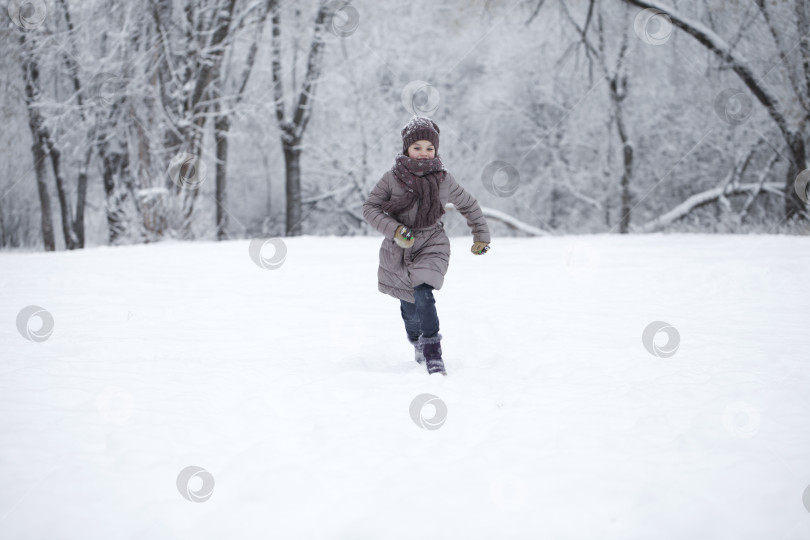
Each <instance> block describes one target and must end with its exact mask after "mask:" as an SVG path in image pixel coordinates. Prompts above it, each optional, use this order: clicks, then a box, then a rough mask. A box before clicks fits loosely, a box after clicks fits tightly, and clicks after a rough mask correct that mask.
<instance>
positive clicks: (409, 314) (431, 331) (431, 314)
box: [399, 283, 439, 341]
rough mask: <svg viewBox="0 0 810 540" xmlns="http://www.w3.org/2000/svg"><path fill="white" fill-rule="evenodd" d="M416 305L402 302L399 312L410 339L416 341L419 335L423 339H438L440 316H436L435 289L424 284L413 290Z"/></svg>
mask: <svg viewBox="0 0 810 540" xmlns="http://www.w3.org/2000/svg"><path fill="white" fill-rule="evenodd" d="M413 297H414V300H415V303H411V302H406V301H405V300H400V301H399V303H400V307H399V311H400V313H402V320H403V321H405V331H406V332H407V333H408V339H410V340H411V341H414V340H416V339H417V338H418V337H419V334H422V336H423V337H426V338H430V337H436V334H438V333H439V316H438V315H437V314H436V300H435V299H434V298H433V287H432V286H430V285H428V284H427V283H422V284H421V285H417V286H416V287H414V288H413Z"/></svg>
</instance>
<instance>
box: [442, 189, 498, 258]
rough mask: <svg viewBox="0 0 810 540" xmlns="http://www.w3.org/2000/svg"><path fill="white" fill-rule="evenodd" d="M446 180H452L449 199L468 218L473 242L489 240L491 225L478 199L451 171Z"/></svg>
mask: <svg viewBox="0 0 810 540" xmlns="http://www.w3.org/2000/svg"><path fill="white" fill-rule="evenodd" d="M446 180H447V181H448V182H450V184H449V186H448V197H447V200H448V202H451V203H453V205H454V206H455V207H456V209H457V210H458V211H459V212H461V215H462V216H464V218H465V219H466V220H467V226H469V227H470V229H471V230H472V233H473V242H489V241H490V237H489V227H488V226H487V220H486V219H484V213H483V212H482V211H481V207H480V206H478V201H476V200H475V197H473V196H472V195H470V193H469V192H468V191H466V190H465V189H464V188H463V187H461V184H459V183H458V182H456V179H455V178H454V177H453V175H451V174H450V173H447V179H446Z"/></svg>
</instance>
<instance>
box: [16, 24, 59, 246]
mask: <svg viewBox="0 0 810 540" xmlns="http://www.w3.org/2000/svg"><path fill="white" fill-rule="evenodd" d="M20 44H21V45H22V46H23V54H24V55H25V56H24V57H23V65H22V70H23V80H25V106H26V109H27V110H28V127H29V128H30V130H31V139H32V140H33V143H32V144H31V153H32V155H33V158H34V174H35V175H36V179H37V193H38V194H39V208H40V214H41V224H42V243H43V245H44V247H45V251H55V250H56V242H55V239H54V233H53V217H52V214H51V198H50V196H49V195H48V181H47V179H46V177H45V176H46V172H45V159H46V158H47V157H48V152H47V151H46V149H45V143H44V141H43V140H42V136H41V134H42V130H43V125H42V115H41V114H40V112H39V109H38V108H37V107H36V102H37V98H38V96H39V88H38V81H39V66H38V65H37V63H36V62H35V61H34V60H33V58H32V57H31V56H32V53H31V52H30V51H29V50H28V48H27V47H26V43H25V32H22V33H21V34H20ZM26 56H28V57H27V58H26Z"/></svg>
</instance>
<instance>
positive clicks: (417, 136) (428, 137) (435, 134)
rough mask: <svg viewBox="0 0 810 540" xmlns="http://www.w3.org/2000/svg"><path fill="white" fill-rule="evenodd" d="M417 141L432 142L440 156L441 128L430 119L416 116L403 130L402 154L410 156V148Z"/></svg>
mask: <svg viewBox="0 0 810 540" xmlns="http://www.w3.org/2000/svg"><path fill="white" fill-rule="evenodd" d="M416 141H430V142H432V143H433V146H434V147H435V148H436V155H437V156H438V155H439V126H437V125H436V122H434V121H433V120H431V119H430V118H426V117H424V116H414V117H413V118H411V119H410V120H409V121H408V123H407V124H405V127H403V128H402V153H403V154H404V155H406V156H407V155H408V147H409V146H410V145H412V144H413V143H415V142H416Z"/></svg>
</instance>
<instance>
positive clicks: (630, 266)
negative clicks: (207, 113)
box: [0, 235, 810, 540]
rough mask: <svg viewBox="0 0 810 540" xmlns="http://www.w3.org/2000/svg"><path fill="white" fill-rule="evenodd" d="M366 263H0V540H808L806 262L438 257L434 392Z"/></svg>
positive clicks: (103, 259)
mask: <svg viewBox="0 0 810 540" xmlns="http://www.w3.org/2000/svg"><path fill="white" fill-rule="evenodd" d="M380 240H381V237H379V236H375V237H368V238H357V237H355V238H321V237H298V238H288V239H284V241H283V242H284V244H285V246H286V249H287V253H286V259H285V260H284V262H283V263H282V264H281V265H280V266H279V267H277V268H275V269H263V268H260V267H259V266H258V265H257V264H255V263H254V262H253V260H252V259H251V256H250V255H249V242H248V241H246V240H243V241H230V242H224V243H179V242H166V243H162V244H157V245H148V246H131V247H119V248H106V247H102V248H92V249H87V250H84V251H77V252H69V253H65V252H61V253H50V254H46V253H2V254H0V282H1V283H2V286H1V287H0V291H2V298H1V302H0V343H2V349H1V350H2V360H1V361H0V438H1V440H2V443H0V538H2V539H4V540H5V539H14V540H18V539H43V538H58V539H60V540H63V539H77V540H79V539H81V540H88V539H103V540H114V539H124V538H127V539H129V538H138V539H149V540H156V539H174V538H177V539H180V538H183V539H187V538H192V539H209V538H210V539H217V540H219V539H225V538H228V539H239V540H242V539H252V538H256V539H259V538H262V539H265V538H280V539H281V538H283V539H289V538H296V539H298V538H312V539H332V538H335V539H347V540H362V539H368V540H372V539H374V540H376V539H415V538H443V539H456V538H458V539H465V540H469V539H477V538H481V539H488V540H491V539H493V538H498V539H510V538H527V539H536V538H551V539H558V538H559V539H566V538H582V539H594V538H599V539H613V538H615V539H644V540H648V539H651V538H656V539H662V538H666V539H686V538H689V539H698V538H699V539H729V540H731V539H733V540H740V539H749V538H750V539H757V540H761V539H765V538H768V539H775V540H794V539H795V540H798V539H806V538H808V537H810V511H809V510H808V508H806V505H807V506H810V491H807V492H806V489H807V488H808V486H809V485H810V457H809V456H810V363H808V362H809V361H810V332H808V327H810V280H808V272H809V271H810V238H808V237H784V236H700V235H693V236H689V235H649V236H631V237H619V236H584V237H555V238H537V239H498V238H496V239H495V240H494V242H493V248H492V251H491V252H490V253H489V254H488V255H486V256H483V257H476V256H473V255H472V254H470V252H469V247H470V245H471V239H470V238H468V237H454V238H452V239H451V242H452V249H453V256H452V259H451V262H450V270H449V272H448V275H447V280H446V282H445V286H444V287H443V289H442V290H440V291H437V292H436V293H435V297H436V300H437V308H438V312H439V318H440V322H441V332H442V334H443V335H444V341H443V342H442V349H443V351H444V357H445V361H446V364H447V369H448V376H447V377H441V376H439V375H434V376H432V377H429V376H428V375H427V374H426V373H425V371H424V368H423V367H421V366H419V365H417V364H416V363H415V362H414V361H413V350H412V348H411V346H410V345H409V344H408V343H407V341H406V339H405V332H404V327H403V325H402V322H401V319H400V315H399V304H398V301H396V300H394V299H393V298H390V297H388V296H385V295H382V294H380V293H379V292H377V286H376V272H377V247H378V246H379V243H380ZM261 253H262V255H263V256H264V257H267V258H270V257H272V256H273V254H274V252H273V249H272V248H271V247H266V248H265V249H264V251H262V252H261ZM277 253H279V254H280V252H277ZM32 305H33V306H40V307H41V308H43V309H44V310H46V311H47V314H50V316H51V317H52V320H53V331H52V334H50V336H49V337H46V338H45V339H44V340H43V338H37V337H36V336H37V334H38V333H44V334H47V331H48V328H47V327H46V328H40V325H41V324H45V325H46V326H48V316H47V314H43V318H38V317H32V318H30V320H29V319H28V318H27V313H28V312H23V316H22V317H21V320H22V327H21V328H18V315H19V314H20V313H21V311H22V310H24V309H25V308H26V307H27V306H32ZM42 321H44V323H43V322H42ZM656 321H662V322H663V323H667V324H668V325H669V326H670V327H671V328H674V329H675V330H676V331H677V336H676V335H675V334H674V333H672V330H671V329H664V330H662V331H660V332H658V333H657V334H655V333H654V329H653V330H651V331H650V332H652V333H653V334H654V336H653V338H654V339H652V338H651V341H650V342H648V343H647V346H645V344H644V343H643V342H642V335H643V334H644V331H645V328H648V326H649V325H650V324H651V323H654V322H656ZM26 324H27V325H28V326H26ZM667 331H669V332H670V333H671V340H670V341H669V342H668V340H669V339H670V334H667V333H666V332H667ZM25 333H27V334H28V335H29V336H30V337H31V339H33V341H32V340H29V339H25V338H24V337H23V334H25ZM36 340H39V341H36ZM675 345H677V349H675ZM656 347H658V349H659V350H661V351H663V352H661V353H660V356H656V355H655V354H653V353H651V352H649V351H648V348H649V349H650V350H651V351H653V352H654V351H655V350H656ZM667 351H669V352H667ZM672 351H674V354H671V353H672ZM423 394H431V395H432V396H435V398H431V399H433V401H429V402H427V403H426V404H425V405H424V406H423V407H421V409H420V407H419V402H418V401H417V402H416V404H414V405H413V407H412V404H413V403H414V401H415V400H418V399H420V396H422V395H423ZM422 399H423V400H427V399H428V398H424V397H423V398H422ZM412 408H413V409H414V411H415V412H416V420H417V421H423V422H424V426H425V428H423V427H420V425H418V422H417V421H414V419H413V418H412V416H411V409H412ZM445 410H446V416H445V415H442V412H443V411H445ZM420 411H421V419H420V415H419V413H420ZM437 412H438V413H439V415H440V416H439V417H436V418H434V415H435V414H436V413H437ZM442 420H444V422H443V423H442ZM190 466H196V467H199V469H187V467H190ZM195 472H196V473H197V474H196V475H195V474H194V473H195ZM183 473H184V474H183ZM212 484H213V490H211V486H212ZM178 485H179V486H180V488H183V489H184V490H186V488H188V489H190V490H191V493H190V494H189V492H188V491H187V490H186V491H185V497H184V496H183V495H181V492H180V491H181V490H180V489H179V487H178ZM195 493H197V494H196V495H195ZM206 495H210V498H208V499H207V500H203V501H201V502H193V499H195V498H197V497H198V498H202V499H205V498H206ZM803 497H804V499H803ZM187 499H192V501H189V500H187Z"/></svg>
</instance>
